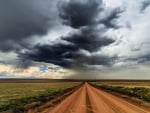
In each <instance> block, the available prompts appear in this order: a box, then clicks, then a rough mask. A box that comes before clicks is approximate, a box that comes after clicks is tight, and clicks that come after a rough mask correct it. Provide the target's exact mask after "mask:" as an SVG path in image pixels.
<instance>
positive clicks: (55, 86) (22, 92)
mask: <svg viewBox="0 0 150 113" xmlns="http://www.w3.org/2000/svg"><path fill="white" fill-rule="evenodd" d="M77 85H79V83H73V82H66V83H65V82H60V83H56V82H55V83H53V82H52V83H0V111H4V110H7V109H12V108H13V109H15V108H18V107H20V106H24V105H25V104H27V103H31V102H34V101H46V99H52V98H54V97H55V96H57V95H58V94H60V93H62V92H64V91H67V90H70V89H71V88H73V87H74V86H77Z"/></svg>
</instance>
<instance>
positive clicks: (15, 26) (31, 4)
mask: <svg viewBox="0 0 150 113" xmlns="http://www.w3.org/2000/svg"><path fill="white" fill-rule="evenodd" d="M53 5H54V3H53V2H52V1H50V2H48V0H45V1H43V0H1V1H0V40H1V42H0V50H2V51H4V52H5V51H11V50H14V49H15V50H18V49H20V48H21V46H22V44H23V40H25V39H26V38H29V37H30V36H33V35H45V34H46V33H47V31H48V28H50V27H52V26H53V23H55V21H53V20H52V17H55V13H56V12H53V13H51V12H50V10H48V8H47V7H49V9H50V7H52V6H53Z"/></svg>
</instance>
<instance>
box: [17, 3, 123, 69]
mask: <svg viewBox="0 0 150 113" xmlns="http://www.w3.org/2000/svg"><path fill="white" fill-rule="evenodd" d="M58 8H59V14H60V18H61V19H62V20H63V21H64V24H65V25H68V26H70V27H72V28H75V29H76V30H75V31H72V32H70V33H69V34H68V35H67V36H64V37H61V42H59V43H54V44H51V45H37V46H35V47H34V48H33V49H31V50H29V51H28V52H26V53H22V54H20V56H19V57H20V58H24V59H30V60H33V61H38V62H47V63H53V64H55V65H59V66H62V67H65V68H84V67H86V66H87V65H103V66H109V65H113V62H114V61H115V57H109V56H106V55H92V53H93V52H97V51H99V50H100V49H102V48H103V47H106V46H109V45H110V44H112V43H113V42H115V40H113V39H112V38H111V37H109V36H108V35H107V33H106V32H107V31H108V30H109V29H116V28H117V26H118V25H117V24H116V22H115V21H114V20H116V19H117V18H119V14H120V13H121V11H120V9H119V8H115V9H112V10H111V11H110V10H108V9H106V8H105V6H104V4H103V3H102V1H101V0H69V1H61V3H59V4H58ZM105 13H106V14H105ZM82 51H86V52H87V53H89V54H90V55H87V54H86V53H84V52H82Z"/></svg>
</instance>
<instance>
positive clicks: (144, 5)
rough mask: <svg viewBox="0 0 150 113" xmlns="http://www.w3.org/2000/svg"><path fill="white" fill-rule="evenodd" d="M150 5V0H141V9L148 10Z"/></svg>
mask: <svg viewBox="0 0 150 113" xmlns="http://www.w3.org/2000/svg"><path fill="white" fill-rule="evenodd" d="M149 6H150V1H149V0H145V1H143V2H141V7H140V10H141V11H144V10H146V8H148V7H149Z"/></svg>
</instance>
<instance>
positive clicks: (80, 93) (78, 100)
mask: <svg viewBox="0 0 150 113" xmlns="http://www.w3.org/2000/svg"><path fill="white" fill-rule="evenodd" d="M48 113H150V111H146V110H144V109H142V108H140V107H137V106H136V105H134V104H132V103H129V102H127V101H125V100H123V99H121V98H119V97H117V96H114V95H112V94H110V93H107V92H104V91H102V90H99V89H96V88H94V87H93V86H91V85H89V84H87V83H85V84H84V85H83V86H82V87H80V88H79V89H78V90H77V91H75V92H74V93H73V94H71V95H70V96H69V97H67V98H66V99H65V100H64V101H62V102H61V103H60V104H58V105H57V106H56V107H54V108H53V109H52V110H50V111H49V112H48Z"/></svg>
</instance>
